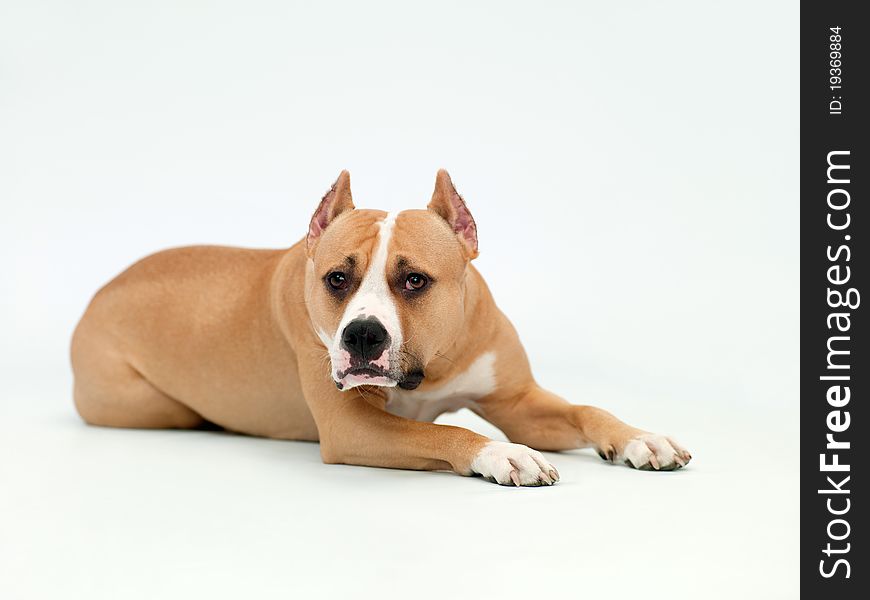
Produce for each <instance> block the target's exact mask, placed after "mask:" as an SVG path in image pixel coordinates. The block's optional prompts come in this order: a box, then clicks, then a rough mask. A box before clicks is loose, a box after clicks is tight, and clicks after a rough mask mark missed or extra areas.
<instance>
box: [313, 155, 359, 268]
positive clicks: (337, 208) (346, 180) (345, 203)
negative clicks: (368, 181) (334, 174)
mask: <svg viewBox="0 0 870 600" xmlns="http://www.w3.org/2000/svg"><path fill="white" fill-rule="evenodd" d="M353 208H354V206H353V198H352V197H351V195H350V173H348V172H347V171H342V172H341V174H340V175H339V176H338V179H336V180H335V183H333V184H332V187H331V188H329V191H328V192H326V195H325V196H324V197H323V199H322V200H321V201H320V205H319V206H318V207H317V210H316V211H314V215H313V216H312V217H311V223H309V225H308V239H307V240H306V243H307V246H308V253H309V254H311V252H312V250H313V249H314V245H315V244H316V243H317V240H318V239H320V236H321V235H323V232H324V231H325V230H326V228H327V227H328V226H329V224H330V223H332V222H333V221H334V220H335V218H336V217H337V216H338V215H340V214H341V213H343V212H345V211H348V210H353Z"/></svg>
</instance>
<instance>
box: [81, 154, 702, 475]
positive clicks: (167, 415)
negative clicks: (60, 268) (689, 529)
mask: <svg viewBox="0 0 870 600" xmlns="http://www.w3.org/2000/svg"><path fill="white" fill-rule="evenodd" d="M349 186H350V182H349V177H348V176H347V173H346V172H344V173H342V175H341V176H340V177H339V179H338V181H336V184H335V185H334V186H333V187H332V189H331V190H330V191H329V192H328V193H327V195H326V196H325V197H324V198H323V200H322V201H321V204H320V206H319V207H318V210H317V212H316V213H315V215H314V217H313V218H312V221H311V224H310V227H309V234H308V236H307V238H306V239H305V240H302V241H300V242H299V243H297V244H296V245H294V246H293V247H292V248H290V249H289V250H274V251H272V250H243V249H232V248H222V247H194V248H181V249H176V250H169V251H166V252H161V253H158V254H155V255H152V256H150V257H148V258H145V259H144V260H142V261H140V262H138V263H136V264H135V265H133V266H132V267H130V268H129V269H128V270H127V271H125V272H124V273H122V274H121V275H120V276H118V277H117V278H116V279H115V280H113V281H112V282H111V283H109V284H108V285H107V286H106V287H105V288H103V289H102V290H100V292H98V293H97V295H96V296H95V298H94V299H93V301H92V302H91V305H90V306H89V307H88V310H87V311H86V313H85V315H84V317H83V318H82V320H81V322H80V323H79V326H78V328H77V329H76V332H75V334H74V336H73V344H72V362H73V370H74V374H75V391H74V395H75V402H76V407H77V408H78V411H79V413H80V414H81V415H82V417H83V418H84V419H85V420H86V421H87V422H89V423H92V424H97V425H106V426H115V427H142V428H192V427H196V426H198V425H200V424H201V423H202V422H203V421H204V420H207V421H211V422H213V423H216V424H218V425H220V426H222V427H224V428H226V429H229V430H232V431H237V432H241V433H247V434H251V435H257V436H265V437H272V438H281V439H291V440H311V441H318V440H319V441H320V445H321V455H322V457H323V459H324V461H325V462H329V463H347V464H360V465H371V466H383V467H396V468H408V469H451V470H453V471H455V472H457V473H460V474H463V475H472V474H480V475H483V476H484V477H487V478H490V479H493V480H495V481H497V482H498V483H502V484H511V483H513V484H515V485H540V484H549V483H552V482H554V481H556V480H557V479H558V474H557V472H556V470H555V469H554V468H553V467H552V465H550V464H549V463H548V462H547V461H546V459H545V458H544V457H543V455H541V454H540V452H538V451H537V450H532V449H531V448H529V447H527V446H532V447H534V448H537V449H540V450H564V449H572V448H581V447H588V446H592V447H594V448H595V449H596V450H597V451H598V452H599V454H600V455H601V456H602V458H606V459H608V460H611V461H614V462H616V461H620V462H626V463H627V464H629V465H630V466H634V467H637V468H653V469H672V468H678V467H680V466H683V465H684V464H685V463H687V462H688V461H689V459H690V456H689V454H688V452H686V451H685V450H684V449H682V448H681V447H680V446H679V445H677V444H676V443H675V442H673V441H672V440H670V439H669V438H666V437H663V436H658V435H653V434H649V433H646V432H644V431H641V430H638V429H635V428H633V427H629V426H628V425H626V424H624V423H622V422H621V421H619V420H618V419H616V418H615V417H613V416H612V415H610V414H609V413H607V412H605V411H603V410H601V409H597V408H593V407H588V406H575V405H572V404H569V403H568V402H566V401H564V400H562V399H561V398H559V397H557V396H555V395H554V394H551V393H549V392H547V391H545V390H543V389H541V388H540V387H538V386H537V384H536V383H535V381H534V379H533V378H532V375H531V371H530V369H529V365H528V361H527V359H526V356H525V353H524V351H523V348H522V346H521V344H520V342H519V339H518V337H517V335H516V332H515V331H514V329H513V327H512V326H511V324H510V322H509V321H508V320H507V318H506V317H505V316H504V315H503V314H502V313H501V312H500V311H499V310H498V308H497V307H496V305H495V303H494V301H493V299H492V296H491V295H490V293H489V290H488V288H487V286H486V284H485V283H484V281H483V279H482V278H481V276H480V275H479V273H478V272H477V271H476V270H475V269H474V268H473V267H472V266H471V265H470V262H469V261H470V260H471V259H473V258H474V257H475V256H476V255H477V230H476V225H475V223H474V221H473V219H472V218H471V215H470V213H468V210H467V208H466V207H465V204H464V202H463V201H462V199H461V198H460V197H459V195H458V194H457V193H456V191H455V189H454V188H453V185H452V183H451V182H450V179H449V177H448V176H447V174H446V172H443V171H441V172H439V175H438V178H437V181H436V190H435V194H434V195H433V199H432V202H431V203H430V205H429V209H428V210H411V211H403V212H401V213H399V214H398V215H388V214H386V213H384V212H381V211H374V210H354V209H353V208H354V207H353V203H352V198H351V194H350V187H349ZM462 407H467V408H470V409H471V410H473V411H474V412H476V413H477V414H479V415H480V416H481V417H483V418H485V419H487V420H488V421H490V422H492V423H493V424H495V425H496V426H498V427H499V428H500V429H501V430H502V431H504V433H505V434H506V435H507V436H508V438H509V439H510V440H511V441H512V442H515V443H508V442H495V441H492V440H489V439H488V438H486V437H484V436H482V435H479V434H476V433H473V432H471V431H469V430H466V429H462V428H459V427H452V426H447V425H435V424H433V423H432V421H433V420H434V419H435V418H436V417H437V416H438V415H440V414H442V413H443V412H449V411H453V410H457V409H459V408H462Z"/></svg>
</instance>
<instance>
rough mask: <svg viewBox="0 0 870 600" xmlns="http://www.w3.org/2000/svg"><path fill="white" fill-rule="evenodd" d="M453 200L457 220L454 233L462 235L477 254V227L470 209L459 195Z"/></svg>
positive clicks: (454, 223)
mask: <svg viewBox="0 0 870 600" xmlns="http://www.w3.org/2000/svg"><path fill="white" fill-rule="evenodd" d="M454 194H455V192H454ZM451 200H452V202H451V204H453V210H454V211H456V219H455V220H454V221H453V231H455V232H456V233H458V234H460V235H461V236H462V238H463V239H464V240H465V241H466V242H467V243H468V245H469V246H470V247H471V249H472V250H474V251H475V252H476V251H477V225H475V223H474V219H473V218H472V217H471V213H470V212H468V208H466V206H465V202H463V201H462V197H461V196H460V195H459V194H455V195H454V196H453V198H452V199H451Z"/></svg>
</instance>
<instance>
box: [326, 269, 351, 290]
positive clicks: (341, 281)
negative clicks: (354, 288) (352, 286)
mask: <svg viewBox="0 0 870 600" xmlns="http://www.w3.org/2000/svg"><path fill="white" fill-rule="evenodd" d="M326 282H327V283H328V284H329V287H331V288H332V289H334V290H343V289H344V288H346V287H347V275H345V274H344V273H339V272H338V271H334V272H332V273H330V274H329V275H327V276H326Z"/></svg>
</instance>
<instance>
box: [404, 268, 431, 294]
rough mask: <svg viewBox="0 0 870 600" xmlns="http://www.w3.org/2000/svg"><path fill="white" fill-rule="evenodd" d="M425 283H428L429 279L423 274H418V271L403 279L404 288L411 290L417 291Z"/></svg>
mask: <svg viewBox="0 0 870 600" xmlns="http://www.w3.org/2000/svg"><path fill="white" fill-rule="evenodd" d="M427 283H429V280H428V279H426V276H425V275H420V274H419V273H411V274H410V275H408V278H407V279H406V280H405V289H406V290H409V291H412V292H417V291H419V290H422V289H423V288H424V287H426V284H427Z"/></svg>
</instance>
